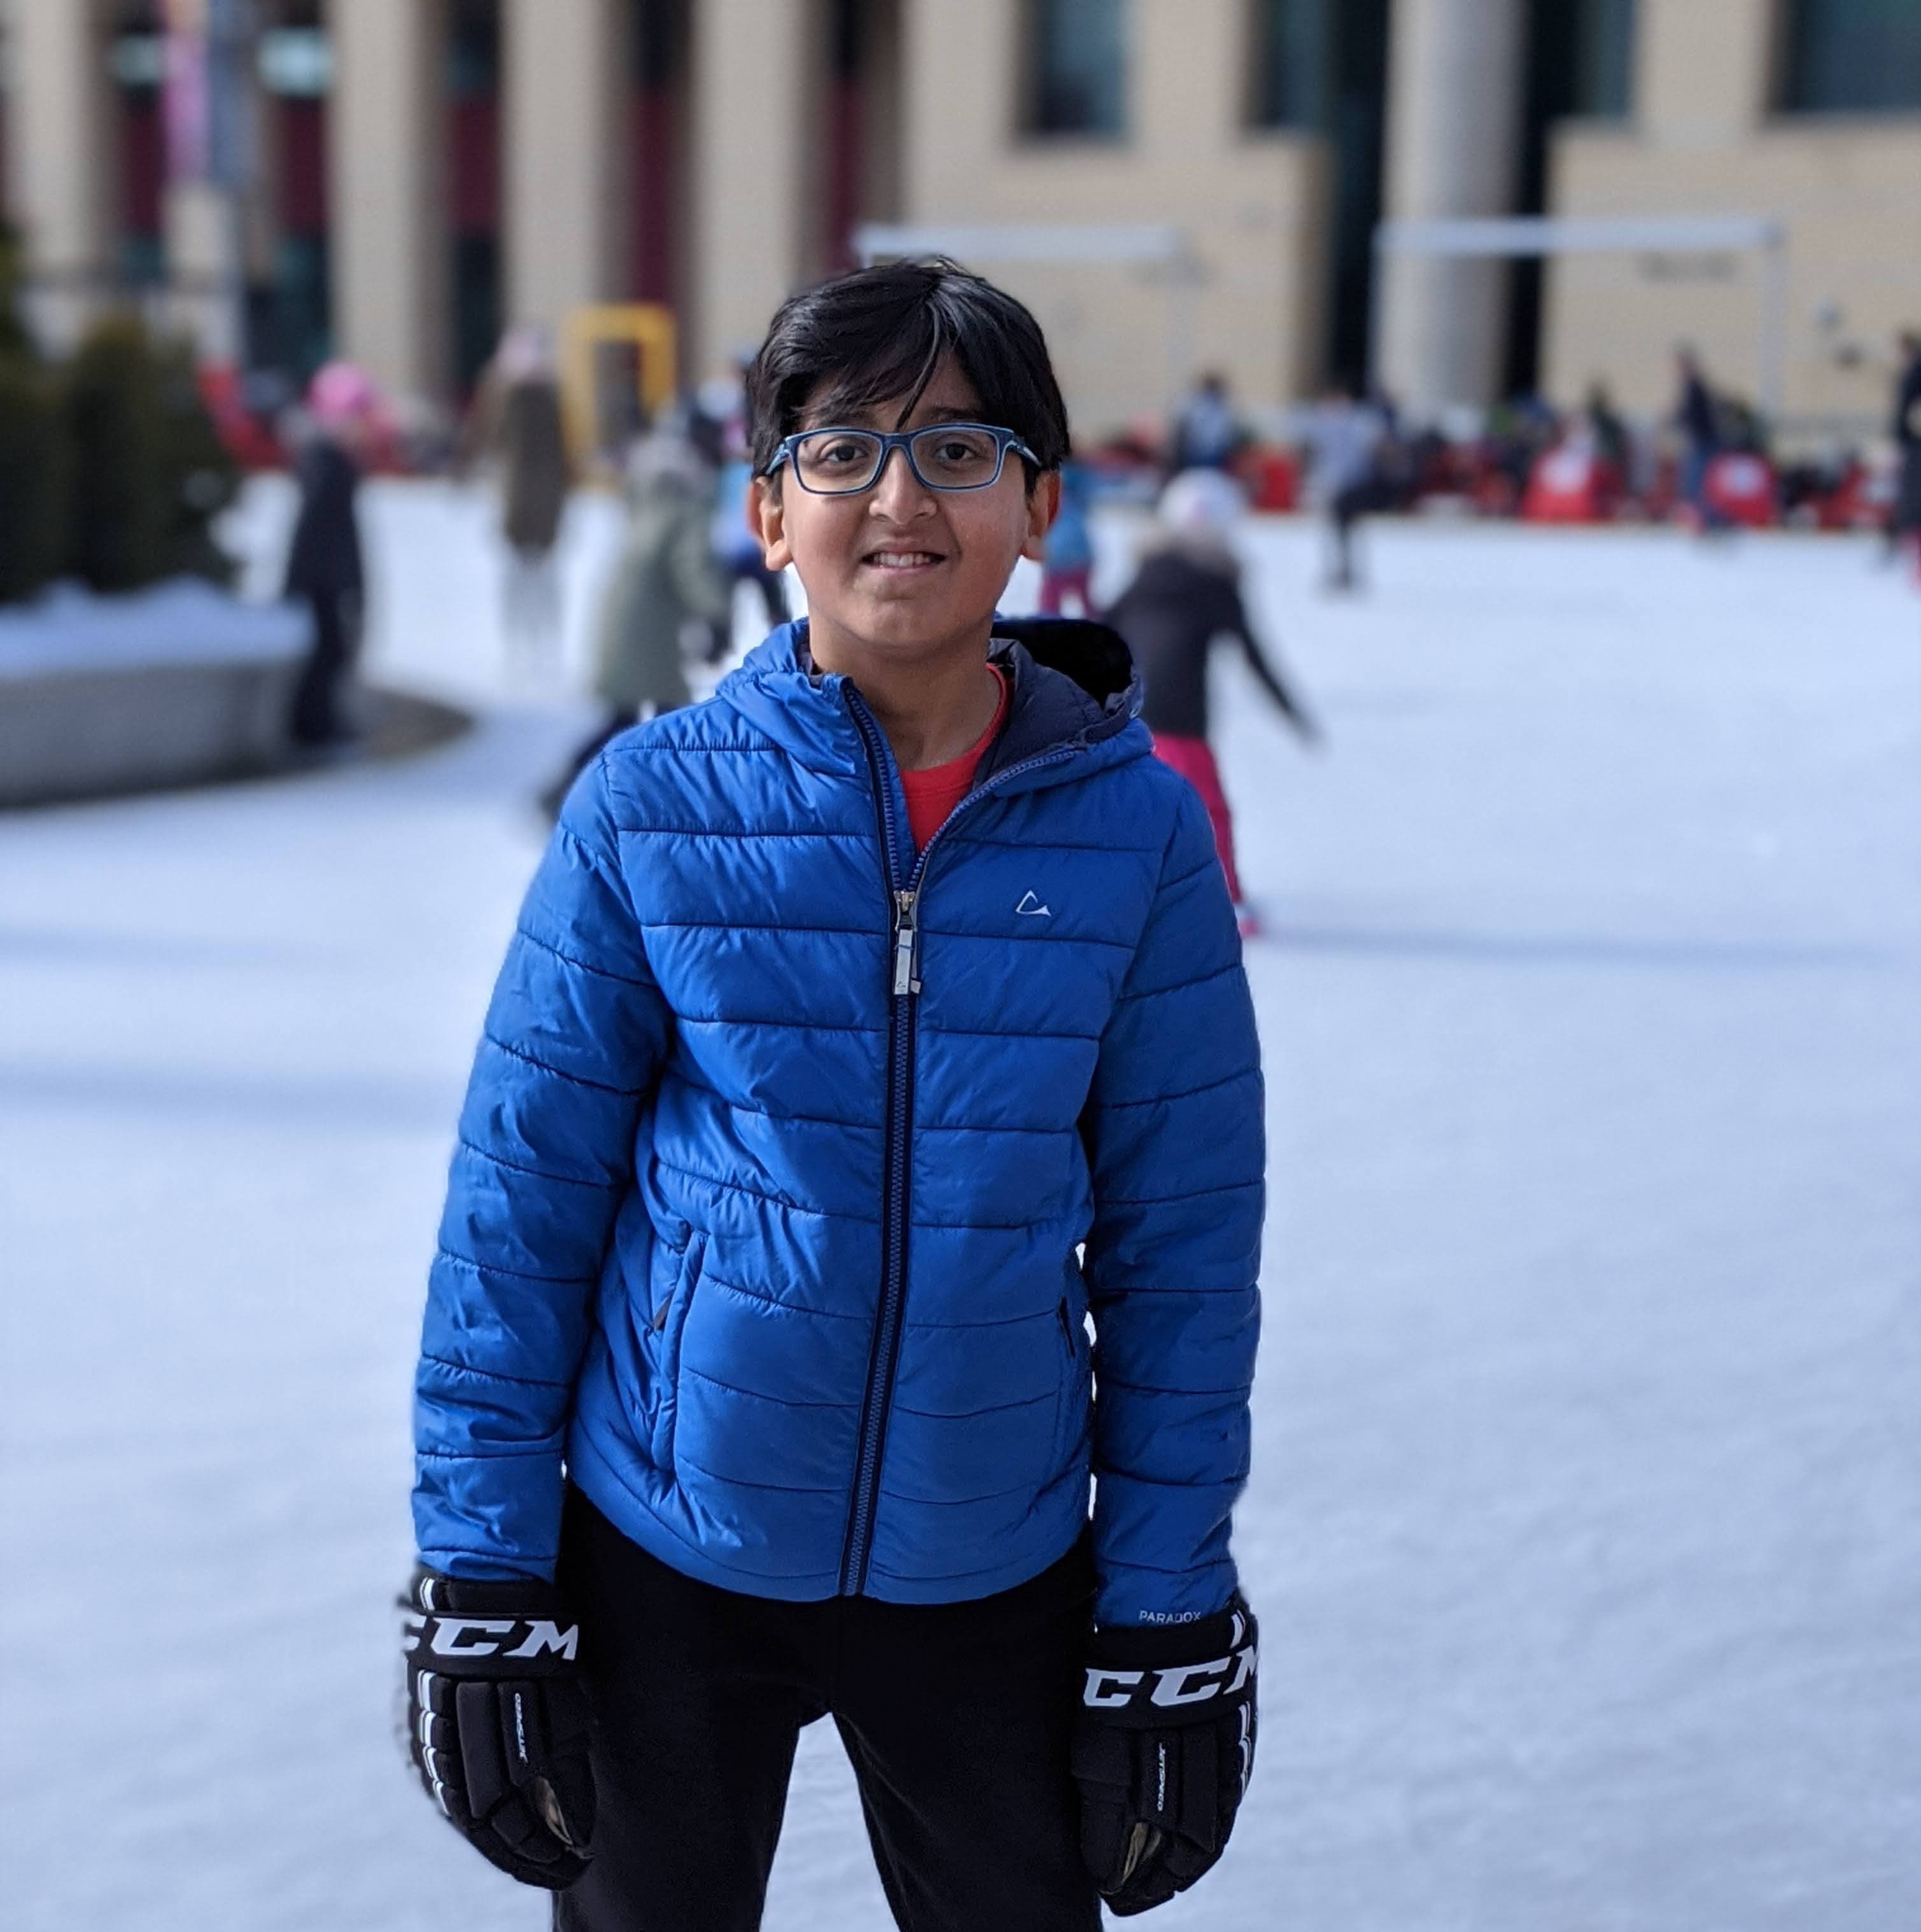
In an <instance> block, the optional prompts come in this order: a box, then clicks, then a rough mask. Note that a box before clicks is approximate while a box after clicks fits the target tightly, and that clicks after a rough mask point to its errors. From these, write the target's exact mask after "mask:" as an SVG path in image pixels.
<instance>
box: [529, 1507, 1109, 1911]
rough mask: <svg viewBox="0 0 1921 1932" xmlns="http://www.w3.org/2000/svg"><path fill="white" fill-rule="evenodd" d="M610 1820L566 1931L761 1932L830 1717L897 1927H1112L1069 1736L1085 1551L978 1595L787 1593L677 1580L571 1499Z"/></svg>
mask: <svg viewBox="0 0 1921 1932" xmlns="http://www.w3.org/2000/svg"><path fill="white" fill-rule="evenodd" d="M560 1578H561V1583H562V1586H563V1587H564V1588H565V1590H566V1592H567V1593H568V1598H569V1601H570V1604H571V1607H572V1608H573V1610H574V1612H575V1613H576V1614H577V1616H579V1617H580V1620H581V1626H582V1643H583V1649H582V1654H583V1658H585V1659H586V1666H587V1669H588V1670H589V1674H590V1676H591V1678H592V1683H593V1689H594V1699H595V1725H596V1730H595V1746H594V1750H595V1757H594V1769H595V1779H596V1781H597V1784H598V1787H599V1807H600V1810H599V1817H598V1822H597V1823H596V1824H595V1829H594V1862H593V1864H592V1867H591V1869H590V1870H589V1873H588V1875H587V1876H586V1877H585V1878H584V1879H582V1880H581V1881H580V1883H579V1884H578V1885H576V1886H574V1888H573V1889H572V1890H571V1891H568V1892H565V1893H563V1894H562V1895H561V1897H559V1899H558V1900H556V1907H555V1912H554V1924H555V1926H556V1928H559V1932H751V1928H753V1927H757V1926H758V1925H759V1924H760V1912H761V1906H762V1903H763V1900H764V1899H765V1898H766V1890H767V1877H768V1873H769V1871H770V1870H772V1867H773V1863H774V1848H775V1843H776V1841H778V1838H779V1837H780V1832H781V1812H782V1811H783V1809H784V1806H785V1805H786V1802H787V1780H788V1777H789V1775H790V1772H791V1771H792V1769H793V1761H794V1750H795V1746H796V1742H797V1741H798V1739H799V1736H800V1732H801V1728H802V1726H803V1725H805V1724H812V1723H813V1722H814V1720H815V1719H816V1718H821V1717H824V1716H827V1715H832V1718H833V1719H834V1721H835V1726H836V1727H838V1730H839V1731H840V1733H841V1742H842V1743H843V1745H844V1746H845V1747H846V1749H847V1756H848V1757H849V1758H850V1760H851V1761H852V1763H853V1767H854V1774H855V1776H856V1778H857V1779H858V1781H859V1785H860V1793H861V1804H862V1809H863V1811H865V1814H866V1818H867V1829H868V1839H869V1841H870V1842H871V1844H872V1846H873V1848H874V1861H875V1862H876V1864H878V1865H879V1867H880V1878H881V1883H882V1885H883V1886H884V1887H885V1888H886V1893H887V1898H888V1902H889V1904H890V1905H891V1906H892V1907H893V1910H894V1916H895V1921H896V1922H897V1923H898V1924H900V1925H901V1926H902V1927H904V1928H906V1932H1098V1927H1099V1926H1100V1922H1101V1917H1100V1911H1099V1906H1098V1900H1097V1899H1096V1897H1095V1892H1094V1889H1093V1886H1092V1882H1091V1881H1090V1880H1089V1878H1088V1876H1087V1873H1086V1868H1085V1867H1084V1866H1083V1864H1082V1863H1081V1859H1080V1825H1079V1818H1078V1814H1077V1799H1076V1796H1075V1793H1074V1786H1073V1781H1072V1778H1071V1774H1070V1773H1069V1771H1068V1732H1069V1729H1070V1727H1071V1722H1072V1719H1073V1714H1074V1699H1075V1694H1076V1692H1077V1688H1078V1685H1079V1682H1080V1668H1081V1659H1082V1654H1083V1650H1084V1649H1085V1646H1086V1634H1087V1630H1088V1626H1089V1616H1090V1610H1091V1607H1092V1590H1093V1577H1092V1566H1091V1564H1090V1562H1089V1557H1088V1554H1087V1551H1086V1547H1085V1545H1084V1544H1083V1546H1082V1547H1080V1548H1078V1549H1077V1550H1074V1552H1073V1553H1071V1555H1069V1556H1067V1557H1066V1558H1065V1559H1062V1561H1061V1562H1059V1563H1057V1564H1056V1565H1054V1566H1053V1568H1052V1569H1050V1570H1048V1571H1044V1572H1043V1573H1042V1574H1041V1575H1040V1576H1038V1577H1035V1579H1034V1580H1032V1582H1031V1583H1023V1584H1022V1585H1021V1586H1020V1587H1019V1588H1018V1589H1013V1590H1008V1591H1006V1592H1003V1593H1002V1594H1001V1595H999V1596H994V1597H988V1598H983V1599H981V1601H978V1602H975V1603H970V1604H940V1605H936V1606H932V1607H925V1608H923V1607H919V1606H909V1605H903V1604H881V1603H876V1602H874V1601H873V1600H872V1599H871V1598H865V1597H843V1598H829V1600H828V1601H826V1602H823V1603H814V1604H787V1603H776V1602H775V1601H772V1600H771V1599H769V1598H762V1597H748V1596H742V1595H736V1593H735V1592H732V1591H730V1590H719V1589H715V1588H714V1587H713V1586H712V1585H710V1584H706V1583H696V1582H694V1580H692V1579H691V1578H689V1577H683V1576H682V1575H681V1574H680V1573H679V1571H676V1570H673V1569H670V1568H668V1567H667V1565H665V1564H664V1563H661V1562H658V1561H657V1560H656V1559H655V1558H653V1557H652V1556H649V1555H648V1554H647V1553H646V1552H645V1551H644V1550H640V1549H638V1548H637V1547H635V1546H634V1544H631V1543H630V1542H629V1541H628V1540H627V1538H625V1537H623V1536H622V1535H620V1533H619V1532H618V1531H617V1530H616V1529H614V1528H613V1525H612V1524H610V1523H608V1522H607V1519H606V1518H605V1517H603V1516H601V1514H600V1513H599V1512H598V1511H597V1510H595V1508H593V1506H592V1505H591V1504H590V1503H589V1502H587V1501H586V1499H585V1498H584V1497H583V1496H580V1493H578V1492H577V1491H575V1492H573V1493H571V1494H570V1496H569V1498H568V1510H567V1519H566V1526H565V1532H564V1534H563V1536H562V1545H561V1570H560Z"/></svg>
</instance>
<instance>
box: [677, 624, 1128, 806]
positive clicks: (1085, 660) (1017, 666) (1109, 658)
mask: <svg viewBox="0 0 1921 1932" xmlns="http://www.w3.org/2000/svg"><path fill="white" fill-rule="evenodd" d="M987 655H988V658H989V661H990V662H992V663H993V664H996V665H998V666H999V667H1000V668H1001V669H1002V670H1004V671H1005V672H1006V673H1008V676H1010V677H1011V679H1012V680H1013V685H1014V689H1013V694H1012V697H1011V700H1010V702H1009V704H1008V719H1007V724H1006V725H1005V728H1004V729H1003V730H1002V732H1001V734H1000V736H999V738H998V739H996V741H995V742H994V743H993V745H991V746H990V748H989V749H988V751H987V755H986V756H985V757H984V758H983V759H982V760H981V769H980V771H979V773H978V776H979V778H981V780H983V781H984V780H986V779H987V778H992V777H993V776H994V775H996V773H997V772H1004V771H1006V770H1008V769H1011V767H1012V766H1015V765H1017V764H1023V763H1026V761H1027V760H1029V759H1031V758H1037V757H1044V756H1045V755H1046V754H1047V753H1049V752H1051V751H1096V750H1100V751H1103V752H1104V754H1105V755H1104V756H1103V757H1101V760H1100V761H1101V763H1109V762H1112V761H1113V760H1115V759H1116V758H1118V757H1139V756H1140V755H1142V754H1144V753H1145V752H1146V751H1147V750H1148V749H1149V746H1150V744H1151V740H1150V739H1149V737H1148V735H1147V731H1146V727H1145V726H1143V725H1139V724H1136V718H1137V714H1138V713H1139V712H1140V704H1141V696H1142V688H1141V681H1140V672H1139V670H1137V668H1136V667H1135V666H1134V660H1133V658H1132V657H1131V655H1130V654H1129V652H1128V648H1127V646H1126V645H1125V643H1122V640H1121V639H1120V637H1119V635H1118V634H1117V633H1116V632H1114V631H1110V630H1109V629H1108V628H1107V626H1106V625H1104V624H1096V623H1092V622H1088V621H1086V619H1077V618H1064V617H1021V618H1013V619H1008V618H999V617H996V619H995V620H994V627H993V643H992V644H991V646H990V648H989V649H988V652H987ZM715 695H716V696H717V697H720V698H721V699H723V700H724V701H725V702H726V703H728V704H730V705H731V706H733V709H735V710H736V711H738V712H739V713H740V714H741V715H742V717H744V718H746V719H747V720H748V721H749V722H750V723H751V724H754V725H755V726H757V727H758V728H759V729H760V730H763V731H765V732H766V733H767V735H768V736H769V737H770V738H772V739H773V740H774V741H775V743H777V744H778V745H781V748H783V749H784V750H785V751H787V752H789V753H790V754H791V755H792V756H793V757H795V758H796V760H799V762H800V763H802V764H804V765H806V766H810V767H811V768H812V769H815V770H818V771H830V772H850V771H859V770H860V769H862V768H863V766H864V765H865V752H864V751H863V749H862V742H861V738H860V733H859V730H858V728H857V727H856V725H855V724H854V721H853V715H852V713H851V712H850V710H849V709H848V706H849V701H850V696H851V692H850V688H849V685H848V680H847V678H846V677H845V676H844V675H842V674H841V673H838V672H823V671H818V670H815V669H814V660H813V658H812V657H811V655H809V653H808V647H807V619H805V617H802V618H799V619H796V621H795V622H793V623H790V624H783V625H781V626H780V628H778V629H777V630H775V631H773V632H772V633H771V634H769V637H767V639H766V641H765V642H764V643H761V644H760V645H758V646H756V647H755V649H754V650H753V651H752V652H750V653H749V654H748V658H747V660H746V661H745V663H744V664H742V666H741V667H740V668H739V670H736V671H735V672H734V673H733V674H732V675H731V676H729V677H727V678H725V679H723V680H722V682H721V686H720V688H719V690H718V691H717V692H716V693H715ZM1053 769H1059V768H1058V767H1054V768H1053ZM1041 781H1043V782H1044V780H1041Z"/></svg>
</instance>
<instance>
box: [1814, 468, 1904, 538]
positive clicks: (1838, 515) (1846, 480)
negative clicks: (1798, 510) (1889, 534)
mask: <svg viewBox="0 0 1921 1932" xmlns="http://www.w3.org/2000/svg"><path fill="white" fill-rule="evenodd" d="M1887 517H1888V506H1887V504H1885V503H1884V502H1881V501H1880V500H1879V499H1878V495H1877V493H1876V490H1875V478H1874V476H1873V475H1872V472H1870V471H1869V468H1868V466H1867V465H1866V463H1860V462H1853V463H1849V464H1848V467H1847V468H1846V469H1845V470H1844V471H1843V472H1842V475H1841V480H1840V481H1839V482H1838V483H1836V484H1835V486H1834V487H1833V489H1832V490H1827V491H1824V493H1822V494H1821V496H1818V497H1816V498H1815V528H1816V529H1822V530H1878V529H1883V528H1884V527H1885V526H1886V525H1887Z"/></svg>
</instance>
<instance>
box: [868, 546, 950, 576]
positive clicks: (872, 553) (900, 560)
mask: <svg viewBox="0 0 1921 1932" xmlns="http://www.w3.org/2000/svg"><path fill="white" fill-rule="evenodd" d="M946 561H947V559H946V557H945V556H943V555H942V554H941V553H940V551H939V550H913V549H909V548H907V547H904V546H903V547H894V546H890V547H888V548H886V549H885V550H869V551H868V553H867V554H866V556H864V557H862V559H861V562H862V563H863V564H864V565H866V566H867V568H868V569H870V570H880V571H886V573H887V574H888V575H889V576H890V577H904V576H911V575H912V574H913V573H914V572H915V571H917V570H931V569H933V568H934V566H935V565H937V564H940V563H945V562H946Z"/></svg>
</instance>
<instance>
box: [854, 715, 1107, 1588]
mask: <svg viewBox="0 0 1921 1932" xmlns="http://www.w3.org/2000/svg"><path fill="white" fill-rule="evenodd" d="M847 709H848V711H849V712H850V715H852V716H853V721H854V724H855V726H856V728H857V729H858V730H859V733H860V734H861V741H862V744H863V745H865V747H866V749H867V755H868V763H869V765H870V766H871V767H872V768H873V772H874V796H875V799H876V801H877V804H878V805H879V808H880V850H881V869H882V874H883V877H884V879H885V880H886V888H887V898H888V906H889V915H890V916H891V918H892V922H893V933H894V949H893V977H892V992H893V1008H892V1013H891V1014H890V1015H889V1020H888V1028H887V1131H886V1142H887V1145H886V1155H885V1157H884V1159H883V1162H882V1163H881V1172H882V1174H883V1176H884V1181H883V1186H884V1187H885V1189H886V1192H885V1193H884V1195H883V1198H882V1201H881V1211H880V1245H881V1274H880V1308H879V1310H878V1311H877V1313H876V1316H875V1318H874V1349H873V1352H872V1354H871V1355H870V1356H869V1358H868V1373H867V1389H866V1392H865V1394H864V1395H863V1397H862V1400H861V1427H860V1436H859V1455H858V1457H857V1459H856V1463H855V1474H854V1493H853V1502H852V1504H851V1505H850V1508H849V1510H848V1513H847V1539H846V1541H845V1542H844V1544H843V1545H842V1547H841V1587H840V1594H841V1595H842V1596H844V1597H857V1596H859V1595H861V1594H862V1592H863V1591H864V1590H865V1589H866V1588H867V1572H868V1556H869V1555H870V1554H871V1551H872V1548H873V1544H874V1518H875V1517H877V1515H878V1514H880V1461H881V1457H882V1454H883V1451H885V1450H886V1445H887V1422H888V1418H889V1414H890V1413H891V1412H892V1409H893V1406H894V1377H895V1372H896V1370H898V1367H899V1365H900V1359H901V1313H902V1310H903V1307H904V1304H905V1303H906V1301H907V1211H908V1206H909V1202H908V1195H909V1191H910V1190H909V1184H910V1180H911V1178H912V1175H913V1164H912V1161H911V1158H910V1157H911V1154H912V1150H913V1129H914V1123H913V1088H914V1004H913V1003H914V1001H916V999H917V998H919V995H920V991H921V978H920V950H921V933H920V924H919V908H920V897H921V890H922V886H923V885H924V884H925V881H926V878H927V869H928V859H929V858H930V857H931V856H932V855H933V853H934V847H936V846H937V844H939V843H940V838H941V834H942V833H943V832H945V831H946V829H947V827H948V826H949V825H952V823H954V821H955V819H957V818H958V817H960V816H961V814H962V813H963V811H966V810H967V808H969V806H970V805H972V804H973V803H974V802H975V801H976V800H977V799H981V798H984V797H985V796H987V794H988V793H990V792H991V791H992V790H993V789H994V787H996V785H998V784H1001V783H1002V782H1003V781H1005V780H1006V779H1008V778H1015V777H1017V776H1018V775H1020V774H1021V773H1022V772H1030V771H1032V770H1034V769H1036V768H1037V767H1038V766H1042V765H1048V764H1056V763H1060V762H1062V760H1065V759H1067V758H1070V757H1072V756H1073V755H1074V751H1073V748H1071V747H1069V746H1062V747H1061V748H1058V749H1056V750H1054V751H1044V752H1041V753H1039V754H1037V755H1036V756H1035V757H1031V758H1024V759H1023V760H1021V762H1020V763H1019V764H1017V765H1010V766H1008V768H1007V769H1006V770H1005V771H1004V772H996V773H995V774H994V775H993V777H992V778H990V779H989V780H988V781H987V783H986V784H984V785H979V786H977V787H975V789H974V790H972V791H970V792H969V793H968V794H967V796H966V797H965V798H963V799H961V802H960V803H959V804H958V805H955V808H954V809H953V810H952V811H951V812H949V814H948V815H947V818H946V823H943V825H942V826H940V828H939V829H938V830H937V831H936V832H935V833H934V836H933V837H932V838H930V839H929V840H928V842H927V844H925V846H924V847H922V850H921V853H920V856H919V858H918V859H916V861H915V862H913V864H912V865H910V866H909V868H907V883H905V884H902V883H901V865H900V859H901V823H900V819H899V817H898V814H896V812H895V808H894V787H893V786H892V784H891V783H890V782H889V775H890V767H891V766H892V762H893V754H892V752H891V751H889V748H888V745H887V741H886V737H885V736H883V733H882V731H881V729H880V725H879V724H877V722H876V721H875V719H874V713H873V712H871V711H870V710H869V709H868V708H867V705H866V703H865V701H864V700H862V697H861V695H860V694H859V691H856V690H855V689H854V688H853V685H848V686H847Z"/></svg>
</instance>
